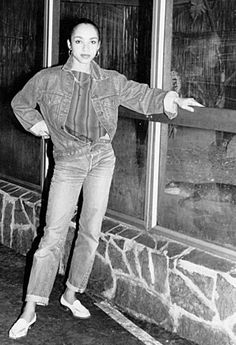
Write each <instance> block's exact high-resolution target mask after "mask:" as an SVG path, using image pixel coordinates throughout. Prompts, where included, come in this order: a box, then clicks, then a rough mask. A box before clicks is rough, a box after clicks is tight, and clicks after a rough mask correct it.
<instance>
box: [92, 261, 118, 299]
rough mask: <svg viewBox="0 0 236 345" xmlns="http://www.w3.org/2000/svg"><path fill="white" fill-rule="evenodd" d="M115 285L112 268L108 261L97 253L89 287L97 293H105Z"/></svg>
mask: <svg viewBox="0 0 236 345" xmlns="http://www.w3.org/2000/svg"><path fill="white" fill-rule="evenodd" d="M113 285H114V282H113V277H112V270H111V267H110V265H109V264H108V263H106V262H105V260H103V259H102V258H101V257H99V256H98V255H96V257H95V261H94V265H93V268H92V272H91V275H90V277H89V282H88V289H90V290H92V291H94V293H95V294H103V293H104V292H105V291H107V290H110V289H111V288H112V287H113Z"/></svg>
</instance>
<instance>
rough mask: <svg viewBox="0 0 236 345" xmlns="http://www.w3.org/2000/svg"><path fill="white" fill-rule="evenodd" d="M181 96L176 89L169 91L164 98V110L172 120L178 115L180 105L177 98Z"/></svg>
mask: <svg viewBox="0 0 236 345" xmlns="http://www.w3.org/2000/svg"><path fill="white" fill-rule="evenodd" d="M177 98H179V95H178V93H177V92H175V91H169V92H167V94H166V95H165V98H164V101H163V103H164V112H165V114H166V115H167V116H168V118H169V119H170V120H172V119H174V118H175V117H176V116H177V115H178V106H177V104H176V103H175V100H176V99H177Z"/></svg>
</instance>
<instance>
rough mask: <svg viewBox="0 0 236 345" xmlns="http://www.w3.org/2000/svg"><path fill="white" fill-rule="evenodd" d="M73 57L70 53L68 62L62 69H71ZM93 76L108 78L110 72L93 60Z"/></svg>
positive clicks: (99, 78)
mask: <svg viewBox="0 0 236 345" xmlns="http://www.w3.org/2000/svg"><path fill="white" fill-rule="evenodd" d="M72 62H73V57H72V56H71V55H70V56H69V58H68V60H67V61H66V63H65V64H64V65H63V66H62V70H64V71H71V69H72ZM90 66H91V76H92V78H93V79H95V80H103V79H107V78H108V74H107V73H106V71H105V70H104V69H102V68H101V67H100V66H99V65H98V64H97V63H96V62H95V61H91V65H90Z"/></svg>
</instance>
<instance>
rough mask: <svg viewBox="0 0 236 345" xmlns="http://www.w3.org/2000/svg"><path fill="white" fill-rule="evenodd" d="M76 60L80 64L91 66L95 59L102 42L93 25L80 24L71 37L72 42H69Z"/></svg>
mask: <svg viewBox="0 0 236 345" xmlns="http://www.w3.org/2000/svg"><path fill="white" fill-rule="evenodd" d="M67 44H68V47H69V49H71V50H72V54H73V56H74V58H75V60H76V61H77V62H78V63H80V64H85V65H89V64H90V62H91V61H92V60H93V59H94V57H95V55H96V53H97V51H98V49H99V48H100V41H99V37H98V32H97V30H96V28H95V27H94V26H93V25H91V24H79V25H78V26H76V27H75V29H74V30H73V32H72V35H71V42H70V41H69V40H68V41H67Z"/></svg>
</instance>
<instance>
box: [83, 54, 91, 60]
mask: <svg viewBox="0 0 236 345" xmlns="http://www.w3.org/2000/svg"><path fill="white" fill-rule="evenodd" d="M81 57H82V58H83V59H89V58H90V54H81Z"/></svg>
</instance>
